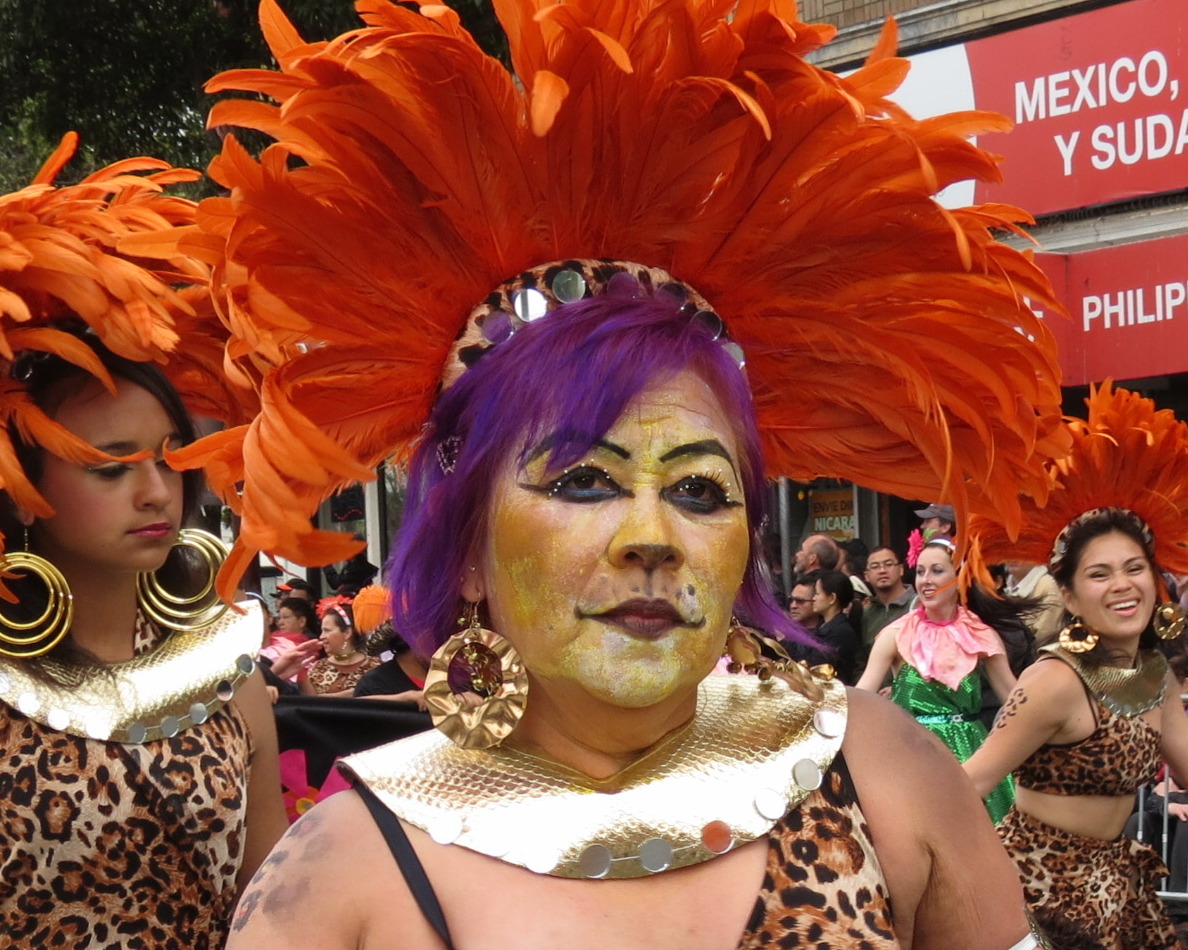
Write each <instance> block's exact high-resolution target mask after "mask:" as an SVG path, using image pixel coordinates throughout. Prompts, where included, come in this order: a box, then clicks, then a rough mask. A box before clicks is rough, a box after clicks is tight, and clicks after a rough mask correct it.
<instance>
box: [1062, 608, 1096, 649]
mask: <svg viewBox="0 0 1188 950" xmlns="http://www.w3.org/2000/svg"><path fill="white" fill-rule="evenodd" d="M1060 646H1061V647H1062V648H1063V649H1065V650H1067V651H1068V652H1069V653H1088V652H1089V651H1090V650H1092V649H1093V648H1094V647H1095V646H1097V634H1096V633H1094V632H1093V631H1092V630H1091V629H1089V627H1087V626H1085V624H1084V623H1083V622H1082V621H1081V618H1080V617H1073V619H1072V622H1071V623H1070V624H1068V625H1067V626H1066V627H1065V628H1064V629H1063V630H1061V631H1060Z"/></svg>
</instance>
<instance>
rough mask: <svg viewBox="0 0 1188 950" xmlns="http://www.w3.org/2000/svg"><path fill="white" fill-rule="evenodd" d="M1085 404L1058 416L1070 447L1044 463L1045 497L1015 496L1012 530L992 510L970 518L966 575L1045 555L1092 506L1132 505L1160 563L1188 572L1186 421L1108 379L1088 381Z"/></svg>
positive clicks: (983, 574)
mask: <svg viewBox="0 0 1188 950" xmlns="http://www.w3.org/2000/svg"><path fill="white" fill-rule="evenodd" d="M1085 404H1086V406H1087V407H1088V413H1087V415H1086V417H1085V418H1084V419H1077V418H1069V419H1067V420H1066V423H1065V425H1066V428H1067V431H1068V434H1069V436H1070V439H1071V445H1072V449H1071V451H1070V452H1069V453H1067V454H1066V455H1064V456H1063V457H1061V458H1059V459H1055V460H1052V461H1050V462H1049V463H1048V468H1049V470H1050V472H1051V475H1052V478H1053V481H1054V483H1055V485H1054V487H1053V489H1052V491H1051V492H1050V494H1049V495H1048V499H1047V503H1046V504H1043V505H1040V504H1037V503H1036V502H1035V501H1033V500H1031V499H1022V500H1021V502H1020V504H1021V505H1022V513H1023V521H1022V526H1021V527H1020V528H1019V530H1018V532H1017V536H1014V537H1012V536H1011V534H1010V533H1008V531H1007V530H1006V528H1005V526H1004V525H1003V524H1002V523H1001V522H1000V521H999V520H996V519H994V518H991V517H988V516H985V515H980V516H975V517H973V518H972V519H971V520H970V524H969V537H970V540H969V548H970V556H969V559H968V570H967V573H968V574H969V575H970V576H971V577H973V578H976V579H979V580H982V581H983V582H985V580H986V579H987V578H988V576H989V570H988V567H989V565H991V564H1000V563H1002V562H1004V561H1009V560H1017V561H1024V562H1027V563H1032V564H1046V563H1048V561H1049V558H1050V556H1051V554H1052V548H1053V545H1054V543H1055V542H1056V539H1057V537H1059V535H1060V532H1061V531H1062V530H1063V529H1064V527H1065V526H1066V525H1068V524H1069V522H1071V521H1073V519H1075V518H1076V517H1077V516H1078V515H1081V514H1083V513H1084V512H1086V511H1092V510H1093V509H1095V508H1123V509H1127V510H1129V511H1133V512H1134V513H1135V514H1137V515H1138V516H1139V517H1140V518H1142V520H1143V521H1145V522H1146V524H1147V526H1148V527H1149V528H1150V529H1151V533H1152V534H1153V535H1154V538H1155V548H1154V550H1155V560H1156V561H1157V562H1158V564H1159V567H1160V568H1161V569H1163V570H1165V571H1171V572H1173V573H1176V574H1188V478H1186V477H1185V475H1184V473H1185V471H1188V425H1185V423H1183V422H1182V421H1180V420H1178V419H1177V418H1176V417H1175V415H1174V414H1173V413H1172V411H1171V410H1170V409H1156V408H1155V404H1154V403H1153V402H1152V401H1151V400H1150V399H1146V398H1144V397H1142V396H1140V395H1138V394H1137V393H1133V392H1130V391H1129V390H1126V389H1121V388H1114V386H1113V384H1112V382H1111V381H1109V380H1107V381H1105V382H1104V383H1102V384H1101V386H1099V387H1097V388H1093V387H1091V388H1090V390H1089V397H1088V399H1086V401H1085Z"/></svg>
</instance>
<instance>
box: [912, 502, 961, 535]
mask: <svg viewBox="0 0 1188 950" xmlns="http://www.w3.org/2000/svg"><path fill="white" fill-rule="evenodd" d="M916 517H917V518H919V519H920V531H921V533H923V535H924V537H925V538H929V539H931V538H949V539H952V538H953V537H954V536H956V534H957V515H956V514H955V513H954V512H953V506H952V505H937V504H932V505H929V506H928V507H927V508H920V509H919V510H918V511H917V512H916Z"/></svg>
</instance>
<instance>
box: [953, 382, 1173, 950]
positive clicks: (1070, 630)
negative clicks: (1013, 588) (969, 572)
mask: <svg viewBox="0 0 1188 950" xmlns="http://www.w3.org/2000/svg"><path fill="white" fill-rule="evenodd" d="M1088 408H1089V412H1088V416H1087V418H1086V420H1085V421H1081V420H1070V421H1069V431H1070V435H1071V436H1072V439H1073V452H1072V454H1071V455H1070V456H1069V458H1068V459H1066V460H1063V462H1062V464H1061V466H1060V469H1059V485H1060V488H1059V489H1058V490H1057V491H1055V492H1053V495H1052V497H1051V498H1050V499H1049V501H1048V504H1047V505H1045V506H1043V508H1042V509H1039V508H1037V509H1036V510H1034V511H1028V512H1027V517H1026V518H1025V520H1024V524H1025V528H1024V531H1023V533H1022V535H1021V536H1020V537H1019V538H1018V539H1011V538H1009V537H1008V536H1007V532H1006V531H1005V529H1004V528H1003V526H1002V525H1000V524H998V523H996V522H994V521H991V520H989V519H986V518H976V519H974V520H973V521H972V523H971V532H972V538H973V551H974V556H975V557H976V558H986V559H989V560H991V561H997V560H1005V558H1003V554H1004V553H1007V552H1010V553H1011V554H1012V556H1014V557H1017V558H1019V559H1020V560H1025V561H1031V562H1033V563H1039V562H1041V561H1043V560H1047V562H1048V568H1049V570H1050V571H1051V573H1052V576H1053V577H1054V578H1055V579H1056V582H1057V583H1058V584H1059V585H1060V589H1061V593H1062V595H1063V598H1064V606H1065V617H1064V623H1065V626H1064V629H1063V630H1062V631H1061V633H1060V635H1059V637H1058V638H1057V639H1056V641H1055V642H1053V643H1049V644H1047V645H1046V646H1045V647H1044V648H1043V649H1042V650H1041V657H1040V660H1039V661H1037V662H1036V663H1035V664H1034V665H1033V666H1032V667H1031V668H1029V669H1027V670H1025V671H1024V672H1023V674H1022V675H1021V676H1020V677H1019V682H1018V685H1017V687H1016V688H1015V690H1014V692H1013V693H1012V694H1011V696H1010V698H1009V700H1008V701H1007V703H1006V704H1005V705H1004V707H1003V714H1002V715H1001V716H1000V717H999V719H998V721H997V722H996V723H995V726H994V729H993V730H992V731H991V733H990V736H989V738H988V739H987V740H986V742H985V744H984V745H983V746H982V748H981V749H979V750H978V753H977V754H976V755H975V756H973V758H971V759H970V760H969V761H968V762H966V763H965V767H966V770H967V771H968V773H969V775H970V777H971V778H972V779H973V780H974V784H975V785H977V786H978V787H979V788H981V789H985V788H987V787H989V786H991V785H993V783H994V782H996V781H998V780H999V779H1000V778H1002V777H1003V776H1005V775H1007V774H1008V773H1014V775H1015V779H1016V783H1017V786H1018V796H1017V800H1016V802H1015V807H1014V809H1013V810H1012V811H1011V812H1010V814H1008V815H1007V817H1006V819H1005V820H1004V821H1003V823H1002V827H1001V829H1000V832H1001V834H1002V838H1003V842H1004V843H1005V844H1006V846H1007V850H1008V851H1009V852H1010V854H1011V856H1012V857H1013V858H1014V859H1015V861H1016V863H1017V864H1018V866H1019V871H1020V874H1021V875H1022V877H1023V881H1024V886H1025V890H1026V893H1027V899H1028V902H1029V903H1030V904H1031V905H1032V906H1033V908H1034V910H1035V913H1036V915H1037V917H1039V918H1040V919H1041V920H1043V921H1045V922H1047V925H1048V927H1049V929H1050V931H1051V932H1052V933H1053V934H1056V935H1059V936H1060V941H1058V942H1057V946H1058V947H1064V946H1069V947H1077V948H1080V947H1085V948H1091V950H1099V948H1100V950H1116V948H1121V950H1174V948H1176V947H1178V946H1180V943H1179V941H1178V939H1177V937H1176V934H1175V932H1174V931H1173V929H1172V925H1171V922H1170V921H1169V920H1168V917H1167V913H1166V911H1165V909H1164V907H1163V905H1162V903H1161V901H1160V900H1159V897H1158V895H1157V891H1158V889H1159V881H1160V878H1162V877H1164V876H1166V869H1165V868H1164V867H1163V866H1162V862H1161V861H1160V859H1159V857H1158V855H1157V854H1155V853H1154V851H1153V850H1152V849H1151V847H1150V846H1149V845H1148V844H1144V843H1140V842H1137V841H1132V840H1130V839H1129V838H1126V837H1123V835H1122V831H1123V827H1124V825H1125V823H1126V819H1127V818H1128V817H1129V815H1130V813H1131V811H1132V810H1133V807H1134V796H1135V793H1136V792H1137V791H1138V789H1139V788H1140V787H1142V786H1143V785H1145V784H1147V783H1149V782H1152V781H1153V780H1154V778H1155V774H1156V772H1157V770H1158V769H1159V767H1160V764H1161V763H1162V762H1164V761H1166V763H1167V765H1168V766H1169V767H1170V769H1171V771H1172V774H1173V776H1174V777H1175V779H1176V781H1177V782H1180V783H1183V782H1184V781H1185V780H1186V779H1188V719H1186V718H1185V716H1184V709H1183V705H1182V704H1181V701H1180V689H1179V684H1178V683H1177V681H1176V679H1175V678H1174V677H1173V675H1172V673H1171V671H1170V670H1169V668H1168V662H1167V660H1166V659H1165V656H1164V651H1166V650H1168V648H1169V647H1171V648H1172V649H1175V650H1177V651H1179V650H1182V649H1183V648H1182V646H1180V644H1179V643H1175V641H1177V640H1179V638H1180V637H1181V635H1182V634H1183V630H1184V616H1183V611H1181V610H1180V608H1179V605H1178V604H1176V603H1175V602H1174V600H1173V598H1171V597H1170V596H1169V592H1168V590H1167V584H1166V581H1165V580H1164V577H1163V575H1162V570H1173V571H1177V572H1182V571H1183V570H1184V569H1185V567H1188V548H1186V546H1185V541H1188V537H1186V531H1185V525H1186V524H1188V519H1186V517H1185V516H1186V514H1188V486H1186V485H1185V483H1184V475H1183V473H1184V470H1185V468H1184V466H1185V464H1186V463H1188V426H1185V424H1184V423H1183V422H1180V421H1177V420H1176V419H1175V417H1174V416H1173V415H1172V414H1171V412H1170V411H1168V410H1161V411H1157V410H1156V409H1155V407H1154V405H1153V403H1152V402H1151V401H1150V400H1147V399H1143V398H1141V397H1139V396H1137V395H1136V394H1134V393H1129V392H1127V391H1125V390H1122V389H1118V390H1114V389H1113V388H1112V387H1111V386H1109V385H1108V384H1107V385H1105V386H1103V387H1101V389H1099V390H1097V391H1091V392H1090V396H1089V399H1088ZM1053 474H1054V475H1055V474H1056V472H1055V471H1054V472H1053ZM1098 506H1102V507H1098ZM1160 647H1162V649H1160Z"/></svg>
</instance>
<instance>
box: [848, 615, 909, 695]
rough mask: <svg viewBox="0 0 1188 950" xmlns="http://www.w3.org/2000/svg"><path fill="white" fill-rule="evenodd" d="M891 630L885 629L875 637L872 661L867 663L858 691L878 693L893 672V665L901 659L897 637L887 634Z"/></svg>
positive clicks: (871, 651) (872, 647) (871, 650)
mask: <svg viewBox="0 0 1188 950" xmlns="http://www.w3.org/2000/svg"><path fill="white" fill-rule="evenodd" d="M889 629H890V628H889V627H884V628H883V629H882V630H880V631H879V635H878V636H877V637H875V642H874V644H873V645H872V646H871V648H870V659H869V660H867V661H866V669H865V670H863V671H862V675H861V676H860V677H859V678H858V683H857V684H856V688H857V689H863V690H866V691H868V692H871V693H877V692H878V691H879V689H880V688H881V687H882V685H883V682H884V680H886V679H887V674H888V673H889V672H891V665H892V664H893V663H894V662H895V661H896V660H897V659H898V658H899V648H898V647H896V645H895V636H894V634H892V633H888V632H887V631H888V630H889Z"/></svg>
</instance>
